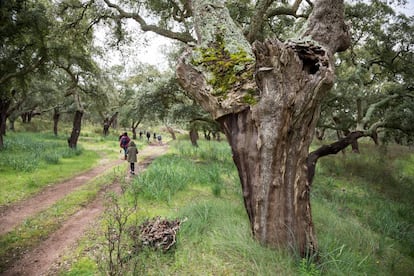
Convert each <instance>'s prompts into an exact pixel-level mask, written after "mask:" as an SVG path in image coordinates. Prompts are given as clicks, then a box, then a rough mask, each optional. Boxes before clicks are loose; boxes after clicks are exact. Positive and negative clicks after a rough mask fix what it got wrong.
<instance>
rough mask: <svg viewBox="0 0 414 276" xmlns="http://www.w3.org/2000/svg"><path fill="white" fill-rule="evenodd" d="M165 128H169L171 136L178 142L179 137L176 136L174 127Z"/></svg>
mask: <svg viewBox="0 0 414 276" xmlns="http://www.w3.org/2000/svg"><path fill="white" fill-rule="evenodd" d="M165 127H166V128H167V131H168V133H169V134H170V135H171V138H172V139H173V140H176V139H177V137H176V136H175V132H174V129H173V128H172V127H170V126H165Z"/></svg>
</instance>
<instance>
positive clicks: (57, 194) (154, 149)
mask: <svg viewBox="0 0 414 276" xmlns="http://www.w3.org/2000/svg"><path fill="white" fill-rule="evenodd" d="M166 151H167V146H148V147H146V148H145V149H144V150H142V151H141V152H140V155H142V156H144V160H142V161H139V162H138V164H137V172H138V173H139V172H141V171H142V170H144V169H145V168H146V167H147V166H148V165H149V164H150V163H151V162H152V160H154V159H155V158H156V157H158V156H160V155H162V154H164V153H165V152H166ZM122 162H124V163H125V171H126V174H127V170H128V168H127V163H126V162H125V161H122V160H115V161H112V162H109V163H106V164H105V165H103V166H100V167H99V168H95V169H93V170H91V171H88V172H86V173H84V174H81V175H78V176H76V177H74V178H72V179H70V180H68V181H65V182H63V183H61V184H58V185H56V187H55V189H52V188H50V189H49V188H47V189H46V190H45V191H43V192H42V194H39V195H37V196H34V197H33V198H31V199H28V200H27V201H25V202H22V203H21V204H17V205H16V206H13V207H11V208H10V211H9V210H5V212H4V213H5V214H7V213H8V214H10V215H11V216H14V219H16V220H19V221H17V222H15V221H12V220H11V219H9V218H8V219H7V220H6V219H3V216H2V217H1V220H0V224H1V229H10V230H11V229H13V228H14V227H15V226H16V225H18V224H19V223H21V222H22V221H23V220H24V218H27V217H29V216H31V215H33V214H35V213H36V212H39V211H41V210H44V209H46V208H47V207H48V206H51V205H52V204H53V203H54V202H56V201H57V200H59V199H60V198H63V197H64V196H65V195H67V194H69V193H70V192H71V191H73V190H74V189H75V188H76V187H78V186H81V185H83V184H85V183H86V182H87V181H89V180H90V179H91V178H93V177H95V176H97V175H99V174H101V173H103V172H104V171H106V170H108V169H109V168H111V167H114V166H117V165H119V164H122ZM126 177H128V178H129V176H126ZM58 186H63V187H65V188H61V187H58ZM108 191H115V192H118V193H120V192H121V188H120V187H119V183H114V184H112V185H111V186H109V187H108V188H107V189H106V190H102V191H100V192H99V194H98V196H97V198H96V199H95V200H94V201H93V202H91V203H89V204H88V205H87V206H85V207H84V208H83V209H81V210H80V211H78V212H77V213H76V214H74V215H73V216H72V217H71V218H69V219H68V220H67V221H66V222H65V223H64V224H63V225H62V227H61V228H60V229H58V230H57V231H56V232H54V233H53V234H51V235H50V236H49V237H48V238H47V239H46V240H45V241H43V242H41V244H40V245H39V246H38V247H36V248H34V249H33V250H31V251H29V252H27V253H25V254H24V255H23V256H22V258H21V259H19V260H16V261H15V262H14V264H13V266H12V267H11V268H9V269H8V270H7V271H5V272H3V273H2V275H36V276H37V275H48V274H49V273H50V271H49V269H50V268H51V267H52V265H53V263H55V262H56V261H58V260H59V258H60V257H61V256H62V255H63V254H64V252H65V250H66V249H68V248H70V247H71V246H72V245H74V244H75V243H76V241H77V240H78V239H79V238H80V237H81V236H82V235H83V234H84V233H85V231H86V230H87V229H88V228H89V227H90V226H91V225H93V222H94V221H96V220H97V219H98V217H99V216H100V215H101V214H102V212H103V211H104V205H103V198H104V195H105V193H106V192H108ZM45 193H46V194H48V196H47V197H45V196H44V195H43V194H45ZM35 198H37V199H35ZM40 198H42V199H43V198H45V199H47V201H48V203H47V204H44V203H42V202H40V200H41V199H40ZM49 198H54V200H50V199H49ZM31 204H32V205H33V206H31ZM33 209H35V210H37V211H33ZM17 212H21V213H23V214H25V215H21V214H17ZM23 217H24V218H23ZM9 221H10V222H9ZM3 223H8V224H4V225H3ZM12 225H14V226H12ZM6 232H7V231H6ZM48 271H49V272H48Z"/></svg>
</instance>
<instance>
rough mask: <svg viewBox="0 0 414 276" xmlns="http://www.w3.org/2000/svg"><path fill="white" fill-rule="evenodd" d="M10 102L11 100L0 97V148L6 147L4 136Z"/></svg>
mask: <svg viewBox="0 0 414 276" xmlns="http://www.w3.org/2000/svg"><path fill="white" fill-rule="evenodd" d="M10 104H11V101H10V100H9V99H2V98H0V149H1V148H3V147H4V140H3V136H4V135H6V127H7V123H6V122H7V110H8V109H9V107H10Z"/></svg>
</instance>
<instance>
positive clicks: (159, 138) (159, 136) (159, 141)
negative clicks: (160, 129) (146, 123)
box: [157, 134, 162, 145]
mask: <svg viewBox="0 0 414 276" xmlns="http://www.w3.org/2000/svg"><path fill="white" fill-rule="evenodd" d="M157 139H158V143H159V144H160V145H162V142H161V139H162V138H161V135H159V134H158V136H157Z"/></svg>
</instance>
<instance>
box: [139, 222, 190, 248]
mask: <svg viewBox="0 0 414 276" xmlns="http://www.w3.org/2000/svg"><path fill="white" fill-rule="evenodd" d="M181 222H182V221H181V220H179V219H175V220H167V219H161V218H160V217H156V218H153V219H152V220H147V221H145V222H144V223H142V224H141V225H140V226H139V227H138V232H139V233H136V234H138V235H136V236H138V238H139V239H140V241H141V242H142V245H144V246H151V247H155V248H161V249H162V250H163V251H167V250H168V249H170V248H171V246H173V245H174V244H175V242H176V235H177V232H178V230H179V229H180V224H181ZM134 236H135V235H134Z"/></svg>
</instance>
